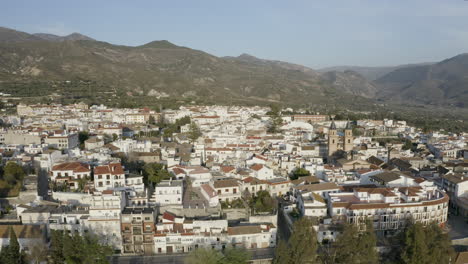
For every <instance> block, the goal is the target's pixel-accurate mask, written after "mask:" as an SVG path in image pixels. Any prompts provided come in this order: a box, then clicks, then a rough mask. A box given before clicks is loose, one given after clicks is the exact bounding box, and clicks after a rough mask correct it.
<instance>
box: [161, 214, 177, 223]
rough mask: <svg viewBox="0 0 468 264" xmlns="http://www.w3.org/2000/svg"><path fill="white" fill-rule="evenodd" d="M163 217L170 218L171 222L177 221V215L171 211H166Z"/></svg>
mask: <svg viewBox="0 0 468 264" xmlns="http://www.w3.org/2000/svg"><path fill="white" fill-rule="evenodd" d="M162 218H163V219H166V220H169V221H171V222H174V221H175V215H173V214H171V213H169V212H164V214H163V216H162Z"/></svg>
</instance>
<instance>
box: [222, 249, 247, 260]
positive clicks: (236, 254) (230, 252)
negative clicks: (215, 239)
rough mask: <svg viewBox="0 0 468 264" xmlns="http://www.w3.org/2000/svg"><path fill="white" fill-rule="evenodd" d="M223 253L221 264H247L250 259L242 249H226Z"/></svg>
mask: <svg viewBox="0 0 468 264" xmlns="http://www.w3.org/2000/svg"><path fill="white" fill-rule="evenodd" d="M223 253H224V257H223V259H222V260H221V263H222V264H247V263H249V260H250V257H251V256H250V254H249V252H248V251H247V250H245V249H244V248H234V247H227V248H226V249H225V250H224V252H223Z"/></svg>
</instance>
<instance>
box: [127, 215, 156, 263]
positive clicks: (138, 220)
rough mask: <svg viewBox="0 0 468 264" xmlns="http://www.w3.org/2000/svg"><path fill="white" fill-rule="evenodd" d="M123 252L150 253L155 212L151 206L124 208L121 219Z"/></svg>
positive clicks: (151, 251)
mask: <svg viewBox="0 0 468 264" xmlns="http://www.w3.org/2000/svg"><path fill="white" fill-rule="evenodd" d="M121 229H122V240H123V241H122V242H123V253H124V254H138V255H152V254H153V252H154V233H155V231H156V230H155V212H154V209H153V208H147V207H145V208H125V209H124V210H123V212H122V220H121Z"/></svg>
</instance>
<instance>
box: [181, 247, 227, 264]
mask: <svg viewBox="0 0 468 264" xmlns="http://www.w3.org/2000/svg"><path fill="white" fill-rule="evenodd" d="M222 259H223V255H222V254H221V253H220V252H218V251H216V250H214V249H211V248H197V249H195V250H193V251H192V252H190V254H188V255H187V257H186V258H185V260H184V262H185V263H187V264H219V263H220V262H221V260H222Z"/></svg>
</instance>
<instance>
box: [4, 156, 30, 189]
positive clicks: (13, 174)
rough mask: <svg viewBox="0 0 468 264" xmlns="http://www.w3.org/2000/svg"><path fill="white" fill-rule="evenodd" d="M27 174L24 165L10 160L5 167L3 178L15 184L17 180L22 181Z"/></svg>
mask: <svg viewBox="0 0 468 264" xmlns="http://www.w3.org/2000/svg"><path fill="white" fill-rule="evenodd" d="M24 176H25V173H24V170H23V167H21V166H20V165H18V164H17V163H16V162H13V161H10V162H8V163H7V164H6V166H5V168H3V179H5V180H6V181H7V182H8V183H9V184H11V185H14V184H16V182H17V181H22V180H23V178H24Z"/></svg>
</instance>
